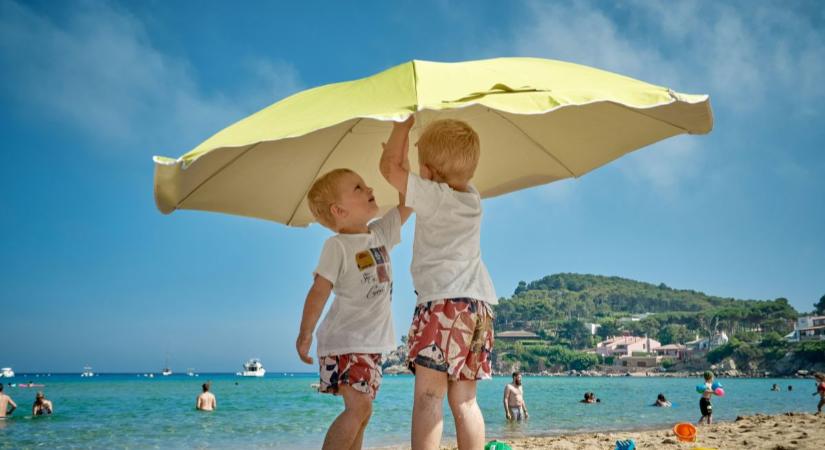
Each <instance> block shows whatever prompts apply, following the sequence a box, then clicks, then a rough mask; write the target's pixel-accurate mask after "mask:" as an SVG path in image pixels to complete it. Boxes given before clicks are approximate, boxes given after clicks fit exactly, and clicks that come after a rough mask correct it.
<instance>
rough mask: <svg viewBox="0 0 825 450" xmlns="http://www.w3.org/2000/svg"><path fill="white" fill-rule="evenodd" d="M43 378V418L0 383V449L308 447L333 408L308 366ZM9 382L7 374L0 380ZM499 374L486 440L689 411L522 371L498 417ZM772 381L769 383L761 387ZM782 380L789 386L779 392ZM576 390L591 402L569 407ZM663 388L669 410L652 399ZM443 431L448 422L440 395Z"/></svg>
mask: <svg viewBox="0 0 825 450" xmlns="http://www.w3.org/2000/svg"><path fill="white" fill-rule="evenodd" d="M29 379H31V380H33V381H34V382H35V383H43V384H45V385H46V386H45V387H44V388H39V389H42V390H44V391H45V393H46V396H47V398H49V399H50V400H52V401H53V402H54V405H55V411H56V413H55V415H53V416H51V417H45V418H36V419H32V418H31V417H30V414H31V404H32V401H33V400H34V395H35V391H36V390H37V389H29V388H19V387H9V386H7V387H6V390H5V393H6V394H8V395H10V396H11V397H12V398H13V399H14V400H15V402H16V403H17V404H18V410H17V411H16V412H15V414H14V417H13V418H12V419H10V420H6V421H0V448H21V447H47V448H69V447H83V448H103V447H118V448H122V447H132V448H150V447H158V448H169V447H176V448H179V447H187V448H189V447H198V448H205V447H211V448H224V447H233V448H236V447H267V448H318V447H320V445H321V443H322V442H323V438H324V433H325V432H326V429H327V426H328V425H329V424H330V423H331V422H332V420H333V419H334V418H335V416H336V415H337V414H338V413H339V412H340V410H341V409H342V408H343V406H342V405H343V402H342V401H341V399H340V398H336V397H333V396H331V395H321V394H318V393H317V392H315V391H314V390H313V389H312V388H311V387H310V384H311V383H314V382H316V381H317V375H313V374H287V375H283V374H278V375H273V374H268V375H267V377H266V378H263V379H251V378H240V377H236V376H234V375H229V374H212V375H205V374H201V376H200V377H198V378H193V377H187V376H185V375H173V376H171V377H159V376H158V377H156V378H153V379H149V378H143V377H138V376H136V375H101V376H98V377H94V378H91V379H90V378H81V377H80V376H79V375H52V376H50V377H44V376H40V377H37V378H34V377H30V376H26V375H23V376H17V377H15V378H14V379H13V380H10V381H12V382H16V383H20V382H26V381H28V380H29ZM207 379H209V380H212V390H213V392H214V393H215V395H216V396H217V397H218V410H217V411H216V412H214V413H203V412H198V411H195V410H194V404H195V397H196V396H197V395H198V394H199V393H200V390H201V389H200V385H201V383H203V382H204V381H206V380H207ZM4 381H9V380H4ZM721 381H722V384H723V385H724V387H725V390H726V391H727V395H726V396H725V397H722V398H719V397H716V398H714V399H713V406H714V417H715V419H717V420H733V419H734V418H736V416H737V415H745V414H754V413H757V412H760V413H769V414H770V413H781V412H786V411H808V412H813V411H815V410H816V401H817V399H816V398H814V397H812V396H811V393H812V392H814V391H815V388H814V383H813V381H811V380H784V379H777V380H774V379H723V380H721ZM507 382H509V377H499V378H495V379H493V380H490V381H484V382H481V383H479V403H480V405H481V408H482V410H483V412H484V417H485V420H486V423H487V436H488V438H490V439H492V438H500V439H502V438H503V439H507V438H510V437H520V436H525V435H546V434H557V433H562V432H570V431H582V430H584V431H595V430H622V429H624V430H626V429H631V428H647V427H653V426H661V425H671V424H673V423H675V422H679V421H694V422H695V421H696V420H697V419H698V418H699V407H698V402H699V400H698V397H699V396H698V395H697V394H696V393H695V391H694V389H695V386H696V384H698V383H699V382H700V380H698V379H687V378H630V377H621V378H567V377H552V378H551V377H525V378H524V390H525V399H526V401H527V406H528V409H529V411H530V420H529V421H528V422H526V423H523V424H515V425H512V424H508V423H507V422H506V421H505V420H504V413H503V406H502V393H503V389H504V386H505V385H506V383H507ZM773 383H777V384H779V385H780V386H781V387H782V391H780V392H771V391H770V387H771V385H772V384H773ZM788 384H791V385H793V387H794V390H793V391H792V392H788V391H787V386H788ZM412 388H413V378H412V377H410V376H387V377H385V378H384V384H383V385H382V387H381V391H380V393H379V395H378V399H377V400H376V402H375V405H374V413H373V417H372V420H371V421H370V424H369V427H368V428H367V435H366V439H365V444H366V445H367V446H369V447H380V446H393V445H404V444H407V443H408V442H409V428H410V417H411V411H412ZM585 391H594V392H595V393H596V395H597V397H599V398H600V399H601V400H602V402H601V403H599V404H590V405H586V404H581V403H578V400H579V399H581V398H582V394H583V393H584V392H585ZM659 392H663V393H664V394H665V395H666V396H667V398H668V399H669V400H671V401H673V402H675V403H676V404H677V406H676V407H675V408H672V409H667V408H654V407H651V406H648V405H649V404H651V403H653V401H654V400H655V398H656V394H658V393H659ZM444 409H445V412H447V414H446V417H445V426H444V434H445V439H454V436H455V431H454V429H453V425H452V418H451V417H450V416H449V408H448V407H447V406H446V404H445V408H444Z"/></svg>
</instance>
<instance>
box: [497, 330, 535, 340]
mask: <svg viewBox="0 0 825 450" xmlns="http://www.w3.org/2000/svg"><path fill="white" fill-rule="evenodd" d="M496 339H497V340H498V339H501V340H503V341H509V342H518V341H530V340H533V339H539V335H538V334H536V333H533V332H532V331H525V330H513V331H502V332H500V333H496Z"/></svg>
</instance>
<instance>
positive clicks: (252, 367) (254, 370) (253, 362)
mask: <svg viewBox="0 0 825 450" xmlns="http://www.w3.org/2000/svg"><path fill="white" fill-rule="evenodd" d="M265 374H266V369H264V365H263V364H261V360H260V359H258V358H252V359H250V360H249V361H247V362H246V363H245V364H244V365H243V372H237V373H236V375H238V376H242V377H263V376H264V375H265Z"/></svg>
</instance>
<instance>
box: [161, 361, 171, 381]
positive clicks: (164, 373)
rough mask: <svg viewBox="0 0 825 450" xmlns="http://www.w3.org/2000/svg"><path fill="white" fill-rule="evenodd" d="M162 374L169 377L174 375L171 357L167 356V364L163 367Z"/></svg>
mask: <svg viewBox="0 0 825 450" xmlns="http://www.w3.org/2000/svg"><path fill="white" fill-rule="evenodd" d="M160 374H161V375H163V376H165V377H168V376H169V375H172V369H170V368H169V357H168V356H167V357H166V365H165V366H164V367H163V371H162V372H161V373H160Z"/></svg>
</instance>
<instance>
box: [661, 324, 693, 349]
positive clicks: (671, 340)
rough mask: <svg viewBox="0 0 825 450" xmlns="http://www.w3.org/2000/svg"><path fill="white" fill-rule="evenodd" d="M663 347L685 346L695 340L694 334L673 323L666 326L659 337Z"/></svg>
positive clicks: (684, 327)
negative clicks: (671, 345)
mask: <svg viewBox="0 0 825 450" xmlns="http://www.w3.org/2000/svg"><path fill="white" fill-rule="evenodd" d="M657 337H658V338H659V342H661V343H662V345H668V344H684V343H685V342H688V341H690V340H692V339H693V337H694V334H693V333H692V332H691V331H690V330H688V328H687V327H686V326H684V325H681V324H676V323H672V324H669V325H665V326H664V327H663V328H662V330H661V331H659V334H658V335H657Z"/></svg>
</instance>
